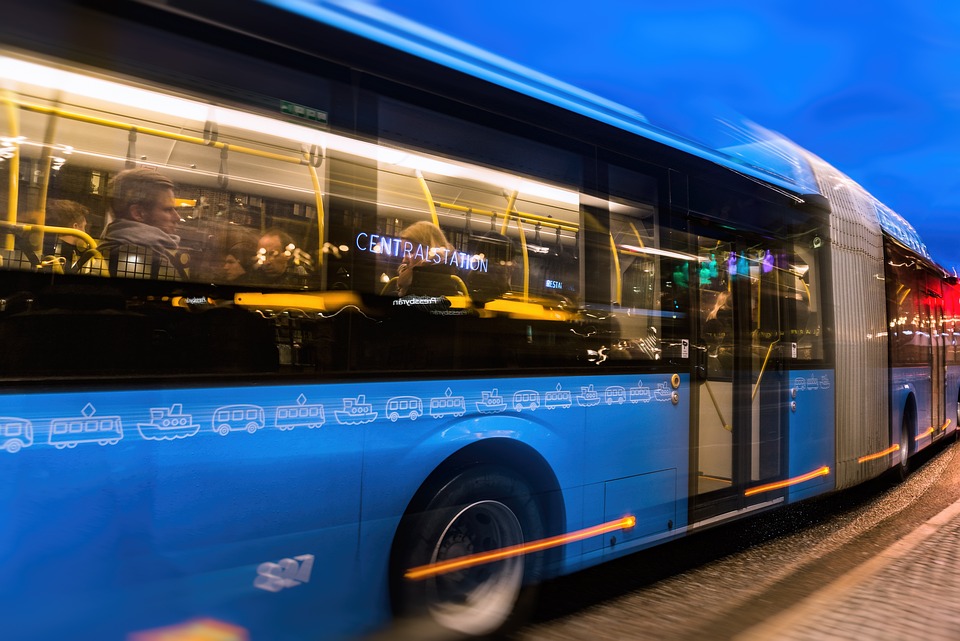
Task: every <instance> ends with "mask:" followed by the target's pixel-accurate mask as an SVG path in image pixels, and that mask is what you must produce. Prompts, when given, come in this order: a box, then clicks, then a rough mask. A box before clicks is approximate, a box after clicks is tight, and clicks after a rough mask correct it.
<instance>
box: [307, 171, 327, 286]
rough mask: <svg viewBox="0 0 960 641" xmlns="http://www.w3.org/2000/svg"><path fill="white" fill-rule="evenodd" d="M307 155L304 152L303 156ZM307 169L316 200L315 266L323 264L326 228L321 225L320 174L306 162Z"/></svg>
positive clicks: (321, 196)
mask: <svg viewBox="0 0 960 641" xmlns="http://www.w3.org/2000/svg"><path fill="white" fill-rule="evenodd" d="M306 156H307V155H306V154H304V157H306ZM307 169H308V170H309V171H310V181H311V182H312V183H313V195H314V198H315V199H316V202H317V258H316V261H317V267H320V266H322V265H323V242H324V235H325V234H326V228H324V226H323V193H322V192H321V191H320V176H319V175H318V174H317V168H316V167H314V166H313V163H309V162H308V163H307Z"/></svg>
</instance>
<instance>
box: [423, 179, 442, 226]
mask: <svg viewBox="0 0 960 641" xmlns="http://www.w3.org/2000/svg"><path fill="white" fill-rule="evenodd" d="M417 181H418V182H419V183H420V189H422V190H423V197H424V198H425V199H426V201H427V208H428V209H429V210H430V219H431V220H432V221H433V224H434V225H436V226H437V227H440V218H439V217H438V216H437V206H436V205H434V204H433V194H431V193H430V185H428V184H427V181H426V179H425V178H424V177H423V174H422V173H420V170H419V169H418V170H417Z"/></svg>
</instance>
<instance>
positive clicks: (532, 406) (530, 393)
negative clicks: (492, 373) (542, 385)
mask: <svg viewBox="0 0 960 641" xmlns="http://www.w3.org/2000/svg"><path fill="white" fill-rule="evenodd" d="M538 407H540V392H535V391H534V390H532V389H522V390H519V391H517V392H514V393H513V409H515V410H517V411H518V412H522V411H523V410H530V411H531V412H532V411H534V410H536V409H537V408H538Z"/></svg>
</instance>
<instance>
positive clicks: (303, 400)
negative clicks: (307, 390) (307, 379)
mask: <svg viewBox="0 0 960 641" xmlns="http://www.w3.org/2000/svg"><path fill="white" fill-rule="evenodd" d="M275 422H276V426H277V427H278V428H280V429H281V430H292V429H293V428H295V427H298V426H306V427H309V428H318V427H323V424H324V423H326V422H327V419H326V416H325V415H324V413H323V405H320V404H319V403H312V404H311V403H307V397H306V396H304V395H303V394H301V395H300V396H298V397H297V404H296V405H281V406H279V407H278V408H277V415H276V421H275Z"/></svg>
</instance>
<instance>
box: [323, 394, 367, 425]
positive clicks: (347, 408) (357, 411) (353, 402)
mask: <svg viewBox="0 0 960 641" xmlns="http://www.w3.org/2000/svg"><path fill="white" fill-rule="evenodd" d="M333 414H334V416H335V417H336V419H337V423H340V424H341V425H363V424H364V423H370V422H372V421H375V420H377V412H374V411H373V405H372V404H370V403H368V402H367V397H366V396H365V395H363V394H360V395H359V396H357V397H356V398H345V399H343V409H342V410H337V411H336V412H334V413H333Z"/></svg>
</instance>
